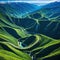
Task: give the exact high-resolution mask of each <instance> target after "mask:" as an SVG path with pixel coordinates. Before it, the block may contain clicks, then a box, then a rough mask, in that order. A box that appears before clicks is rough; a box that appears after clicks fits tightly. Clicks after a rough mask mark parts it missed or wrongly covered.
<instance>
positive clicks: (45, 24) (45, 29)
mask: <svg viewBox="0 0 60 60" xmlns="http://www.w3.org/2000/svg"><path fill="white" fill-rule="evenodd" d="M0 12H1V13H3V14H4V15H7V16H8V17H9V16H10V17H12V20H13V22H14V23H15V24H16V25H18V26H20V27H23V28H24V29H26V30H27V31H28V33H30V34H44V35H47V36H49V37H52V38H56V39H59V38H60V2H53V3H49V4H47V5H45V6H42V7H41V6H37V5H34V4H29V3H10V4H0Z"/></svg>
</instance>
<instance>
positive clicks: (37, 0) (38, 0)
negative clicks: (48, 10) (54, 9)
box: [0, 0, 60, 5]
mask: <svg viewBox="0 0 60 60" xmlns="http://www.w3.org/2000/svg"><path fill="white" fill-rule="evenodd" d="M55 1H59V2H60V0H0V3H5V2H27V3H34V4H37V5H45V4H48V3H51V2H55Z"/></svg>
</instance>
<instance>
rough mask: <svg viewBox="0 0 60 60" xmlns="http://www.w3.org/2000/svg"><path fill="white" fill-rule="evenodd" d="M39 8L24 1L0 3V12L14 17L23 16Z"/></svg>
mask: <svg viewBox="0 0 60 60" xmlns="http://www.w3.org/2000/svg"><path fill="white" fill-rule="evenodd" d="M39 8H40V7H38V6H37V5H34V4H29V3H24V2H17V3H15V2H12V3H4V4H1V3H0V12H1V13H3V14H6V15H10V16H11V17H14V18H22V17H25V16H27V15H28V14H30V13H32V12H33V11H36V10H38V9H39Z"/></svg>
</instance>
